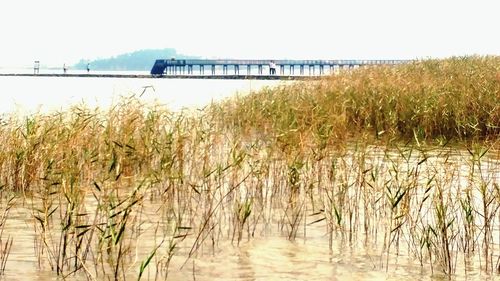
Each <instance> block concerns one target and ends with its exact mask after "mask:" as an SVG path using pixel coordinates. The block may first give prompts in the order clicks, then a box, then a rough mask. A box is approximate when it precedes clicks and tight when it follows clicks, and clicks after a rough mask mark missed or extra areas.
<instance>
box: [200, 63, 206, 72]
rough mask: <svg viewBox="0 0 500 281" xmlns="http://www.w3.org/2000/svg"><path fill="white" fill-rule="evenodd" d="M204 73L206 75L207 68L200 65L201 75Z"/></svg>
mask: <svg viewBox="0 0 500 281" xmlns="http://www.w3.org/2000/svg"><path fill="white" fill-rule="evenodd" d="M204 73H205V67H204V66H203V65H201V64H200V74H204Z"/></svg>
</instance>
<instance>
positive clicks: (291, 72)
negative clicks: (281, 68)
mask: <svg viewBox="0 0 500 281" xmlns="http://www.w3.org/2000/svg"><path fill="white" fill-rule="evenodd" d="M293 68H294V67H293V65H290V75H293V73H294V70H295V69H293Z"/></svg>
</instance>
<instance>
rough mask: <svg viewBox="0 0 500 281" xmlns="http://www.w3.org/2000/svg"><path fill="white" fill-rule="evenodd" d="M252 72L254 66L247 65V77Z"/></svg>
mask: <svg viewBox="0 0 500 281" xmlns="http://www.w3.org/2000/svg"><path fill="white" fill-rule="evenodd" d="M251 71H252V66H251V65H247V75H250V73H251Z"/></svg>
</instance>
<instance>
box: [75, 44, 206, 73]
mask: <svg viewBox="0 0 500 281" xmlns="http://www.w3.org/2000/svg"><path fill="white" fill-rule="evenodd" d="M168 58H176V59H196V58H199V57H196V56H186V55H182V54H178V53H177V51H176V50H175V49H173V48H166V49H146V50H139V51H135V52H131V53H126V54H121V55H117V56H114V57H111V58H103V59H95V60H85V59H81V60H80V61H79V62H78V63H77V64H76V65H74V66H73V68H74V69H81V70H85V69H87V65H89V66H90V68H91V69H92V70H137V71H148V70H151V67H153V64H154V62H155V60H157V59H168Z"/></svg>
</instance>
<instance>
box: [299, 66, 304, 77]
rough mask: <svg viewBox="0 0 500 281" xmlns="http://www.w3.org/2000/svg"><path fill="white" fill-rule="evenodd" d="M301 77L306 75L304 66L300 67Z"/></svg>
mask: <svg viewBox="0 0 500 281" xmlns="http://www.w3.org/2000/svg"><path fill="white" fill-rule="evenodd" d="M300 75H304V65H303V64H301V65H300Z"/></svg>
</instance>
